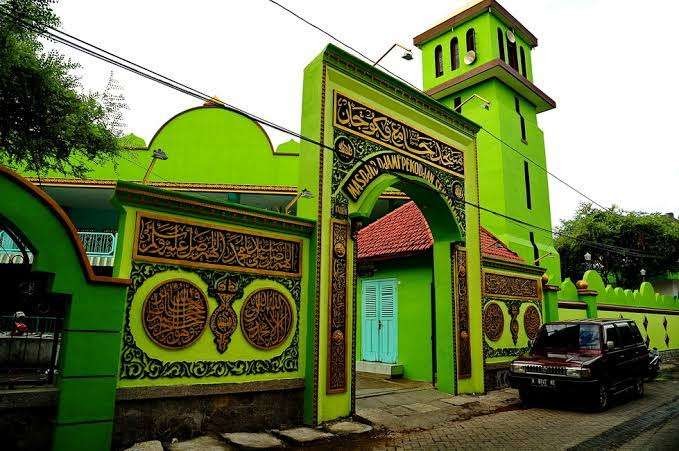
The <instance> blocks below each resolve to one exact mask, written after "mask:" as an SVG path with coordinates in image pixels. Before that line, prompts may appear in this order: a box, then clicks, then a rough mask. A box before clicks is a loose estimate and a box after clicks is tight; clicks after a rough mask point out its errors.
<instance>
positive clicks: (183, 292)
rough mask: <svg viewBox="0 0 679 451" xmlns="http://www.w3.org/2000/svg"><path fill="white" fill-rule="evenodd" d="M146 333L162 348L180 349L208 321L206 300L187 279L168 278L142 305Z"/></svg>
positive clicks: (192, 340)
mask: <svg viewBox="0 0 679 451" xmlns="http://www.w3.org/2000/svg"><path fill="white" fill-rule="evenodd" d="M142 312H143V313H142V322H143V325H144V330H145V331H146V335H148V336H149V338H150V339H151V340H153V342H154V343H156V344H157V345H159V346H162V347H164V348H172V349H179V348H185V347H187V346H189V345H190V344H192V343H193V342H194V341H196V340H197V339H198V337H200V334H202V333H203V330H204V329H205V325H206V323H207V300H206V299H205V295H204V294H203V292H202V291H201V290H200V289H199V288H198V287H197V286H195V285H194V284H192V283H191V282H189V281H187V280H169V281H166V282H163V283H162V284H160V285H158V286H157V287H156V288H154V289H153V291H151V293H149V295H148V296H147V297H146V300H145V301H144V307H143V309H142Z"/></svg>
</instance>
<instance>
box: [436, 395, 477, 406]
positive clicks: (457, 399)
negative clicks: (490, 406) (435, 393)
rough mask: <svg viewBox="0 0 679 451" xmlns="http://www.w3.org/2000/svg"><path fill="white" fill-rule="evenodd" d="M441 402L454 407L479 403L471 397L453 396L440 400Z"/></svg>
mask: <svg viewBox="0 0 679 451" xmlns="http://www.w3.org/2000/svg"><path fill="white" fill-rule="evenodd" d="M439 401H441V402H445V403H446V404H450V405H452V406H459V407H461V406H465V405H467V404H471V403H473V402H477V400H476V398H475V397H470V396H452V397H450V398H441V399H439Z"/></svg>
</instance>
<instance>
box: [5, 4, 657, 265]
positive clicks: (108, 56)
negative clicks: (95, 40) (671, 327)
mask: <svg viewBox="0 0 679 451" xmlns="http://www.w3.org/2000/svg"><path fill="white" fill-rule="evenodd" d="M0 13H2V14H5V15H7V16H10V17H12V18H14V19H15V20H17V21H19V22H21V23H22V24H23V25H24V26H25V27H27V28H29V29H30V30H33V31H35V32H36V33H39V34H42V35H44V36H46V37H48V38H50V39H52V40H54V41H55V42H58V43H61V44H63V45H66V46H68V47H70V48H72V49H74V50H77V51H80V52H82V53H85V54H87V55H90V56H92V57H94V58H97V59H99V60H102V61H104V62H106V63H109V64H112V65H115V66H117V67H119V68H121V69H123V70H126V71H128V72H131V73H134V74H136V75H139V76H141V77H144V78H147V79H149V80H151V81H154V82H157V83H160V84H162V85H164V86H166V87H168V88H171V89H174V90H176V91H178V92H181V93H183V94H186V95H189V96H192V97H194V98H197V99H200V100H203V101H205V102H212V103H215V104H220V105H223V106H224V107H226V108H229V109H231V110H234V111H236V112H238V113H240V114H243V115H244V116H246V117H248V118H250V119H251V120H253V121H255V122H257V123H259V124H262V125H267V126H269V127H272V128H274V129H276V130H279V131H281V132H284V133H288V134H290V135H292V136H295V137H297V138H299V139H301V140H304V141H307V142H310V143H312V144H315V145H318V146H319V147H321V148H323V149H327V150H330V151H332V152H334V151H335V149H334V148H333V147H329V146H327V145H325V144H323V143H321V142H319V141H317V140H315V139H313V138H308V137H306V136H304V135H301V134H299V133H296V132H293V131H291V130H289V129H287V128H285V127H283V126H280V125H278V124H276V123H274V122H271V121H268V120H266V119H263V118H260V117H258V116H256V115H254V114H252V113H249V112H248V111H245V110H243V109H241V108H238V107H235V106H233V105H230V104H228V103H226V102H224V101H222V100H219V99H215V98H213V97H211V96H209V95H207V94H205V93H203V92H201V91H199V90H197V89H195V88H193V87H191V86H189V85H187V84H184V83H181V82H178V81H176V80H173V79H172V78H170V77H168V76H166V75H163V74H161V73H158V72H155V71H153V70H151V69H148V68H146V67H144V66H142V65H140V64H138V63H135V62H132V61H130V60H129V59H126V58H123V57H121V56H119V55H117V54H115V53H113V52H110V51H108V50H105V49H103V48H101V47H98V46H96V45H94V44H91V43H89V42H87V41H84V40H82V39H80V38H77V37H75V36H73V35H70V34H68V33H66V32H63V31H61V30H59V29H57V28H54V27H51V26H47V25H44V24H41V25H40V26H38V25H36V24H33V23H30V22H27V21H26V20H25V19H23V18H21V17H18V16H17V15H15V14H14V13H12V12H10V11H8V10H7V8H6V7H4V5H0ZM50 30H52V31H50ZM57 33H58V34H57ZM69 39H70V40H69ZM74 41H75V42H74ZM124 159H125V160H127V161H129V162H131V163H133V164H136V165H139V164H138V163H136V162H134V161H132V160H129V159H127V158H124ZM151 173H153V174H154V175H156V176H157V177H159V178H161V179H163V178H162V177H160V176H158V174H156V173H155V172H153V171H152V172H151ZM164 180H165V181H170V180H167V179H164ZM201 197H203V198H204V199H208V200H213V199H212V198H208V197H205V196H201ZM464 202H465V203H466V204H467V205H470V206H472V207H474V208H478V209H480V210H482V211H485V212H488V213H491V214H493V215H496V216H499V217H502V218H505V219H507V220H511V221H513V222H515V223H517V224H522V225H525V226H529V227H531V228H534V229H536V230H541V231H543V232H546V233H549V234H550V236H551V234H555V235H561V236H566V237H568V238H571V239H573V240H576V241H579V242H581V243H584V244H588V245H590V246H592V247H596V248H599V249H603V250H607V251H610V252H618V253H621V254H624V255H636V256H640V257H649V258H657V256H655V255H651V254H645V253H643V252H642V251H640V250H638V249H631V248H622V247H620V248H617V250H614V249H613V248H612V247H611V246H609V245H602V244H601V243H596V242H590V241H586V240H582V239H580V238H576V237H573V236H569V235H566V234H563V233H561V232H559V231H558V230H552V229H548V228H544V227H541V226H537V225H535V224H531V223H528V222H526V221H523V220H521V219H518V218H514V217H511V216H508V215H505V214H503V213H500V212H497V211H494V210H491V209H488V208H486V207H483V206H481V205H478V204H475V203H473V202H469V201H466V200H465V201H464Z"/></svg>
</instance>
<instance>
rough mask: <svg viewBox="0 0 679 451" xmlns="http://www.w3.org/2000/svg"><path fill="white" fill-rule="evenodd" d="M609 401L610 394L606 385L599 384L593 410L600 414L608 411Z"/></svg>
mask: <svg viewBox="0 0 679 451" xmlns="http://www.w3.org/2000/svg"><path fill="white" fill-rule="evenodd" d="M609 401H610V393H609V391H608V385H606V384H603V383H602V384H599V389H598V391H597V394H596V399H595V400H594V408H595V409H596V410H597V411H599V412H601V411H604V410H606V409H608V403H609Z"/></svg>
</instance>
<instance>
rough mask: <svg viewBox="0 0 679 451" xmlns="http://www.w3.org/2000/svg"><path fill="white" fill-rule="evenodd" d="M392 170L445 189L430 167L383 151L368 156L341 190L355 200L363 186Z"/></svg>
mask: <svg viewBox="0 0 679 451" xmlns="http://www.w3.org/2000/svg"><path fill="white" fill-rule="evenodd" d="M393 172H398V173H402V174H408V175H412V176H415V177H418V178H421V179H423V180H426V181H427V182H429V184H430V185H431V186H432V187H434V188H435V189H436V190H438V191H440V192H444V191H445V187H444V186H443V184H442V183H441V182H440V181H439V179H438V178H437V177H436V175H435V174H434V173H433V172H432V171H431V169H429V168H428V167H427V166H426V165H424V164H423V163H420V162H419V161H417V160H414V159H412V158H409V157H406V156H405V155H401V154H398V153H384V154H380V155H376V156H373V157H371V158H369V159H368V160H366V161H365V162H363V163H362V164H361V165H359V166H358V167H357V168H356V169H354V171H352V173H351V174H350V175H349V178H348V179H347V181H346V182H345V183H344V185H343V186H342V190H343V191H344V193H345V194H347V195H348V196H349V198H350V199H351V200H352V201H354V202H356V201H357V200H358V198H359V197H361V195H362V194H363V192H364V191H365V188H366V187H367V186H368V185H370V183H371V182H373V181H374V180H375V179H376V178H377V177H378V176H379V175H380V174H388V173H393Z"/></svg>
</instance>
